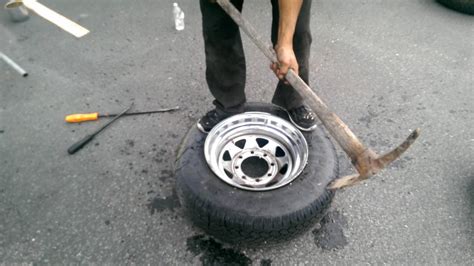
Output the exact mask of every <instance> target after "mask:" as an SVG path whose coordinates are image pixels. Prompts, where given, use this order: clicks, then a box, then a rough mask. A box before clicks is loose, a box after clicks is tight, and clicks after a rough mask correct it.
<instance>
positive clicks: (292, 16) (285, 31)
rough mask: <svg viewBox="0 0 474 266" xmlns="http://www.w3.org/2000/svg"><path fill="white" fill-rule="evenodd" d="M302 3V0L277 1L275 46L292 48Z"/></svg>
mask: <svg viewBox="0 0 474 266" xmlns="http://www.w3.org/2000/svg"><path fill="white" fill-rule="evenodd" d="M302 3H303V0H278V6H279V11H280V19H279V22H278V41H277V46H280V47H282V46H285V47H293V35H294V33H295V27H296V22H297V20H298V15H299V13H300V9H301V5H302Z"/></svg>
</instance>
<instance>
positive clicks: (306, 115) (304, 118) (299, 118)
mask: <svg viewBox="0 0 474 266" xmlns="http://www.w3.org/2000/svg"><path fill="white" fill-rule="evenodd" d="M288 115H289V116H290V121H291V122H292V123H293V125H295V126H296V127H297V128H299V129H300V130H302V131H312V130H314V129H315V128H316V127H317V124H316V114H315V113H313V111H311V109H309V108H307V107H306V106H304V105H302V106H300V107H296V108H293V109H291V110H288Z"/></svg>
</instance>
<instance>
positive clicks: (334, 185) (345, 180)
mask: <svg viewBox="0 0 474 266" xmlns="http://www.w3.org/2000/svg"><path fill="white" fill-rule="evenodd" d="M418 136H420V129H419V128H417V129H415V130H414V131H413V132H412V133H411V134H410V135H409V136H408V137H407V138H406V140H405V141H404V142H403V143H402V144H400V145H399V146H398V147H397V148H395V149H393V150H392V151H390V152H388V153H386V154H384V155H382V156H376V158H373V157H372V156H366V157H364V159H365V160H362V161H357V164H356V169H358V171H359V169H361V170H363V172H361V171H359V174H353V175H347V176H343V177H341V178H338V179H335V180H334V181H332V182H331V183H330V184H329V185H328V188H329V189H340V188H344V187H349V186H353V185H355V184H357V183H359V182H361V181H363V180H365V179H368V178H369V177H371V176H373V175H375V174H377V173H378V172H380V171H381V170H382V169H384V168H385V167H386V166H387V165H389V164H390V163H392V162H393V161H395V160H396V159H398V157H400V156H401V155H402V154H403V153H404V152H405V151H406V150H407V149H408V148H409V147H410V146H411V145H412V144H413V142H415V140H416V139H417V138H418ZM368 153H369V154H370V152H368Z"/></svg>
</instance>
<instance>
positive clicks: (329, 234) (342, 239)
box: [313, 210, 348, 250]
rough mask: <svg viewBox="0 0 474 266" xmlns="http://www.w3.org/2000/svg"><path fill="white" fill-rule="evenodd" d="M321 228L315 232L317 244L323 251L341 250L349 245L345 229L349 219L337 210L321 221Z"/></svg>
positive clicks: (330, 212)
mask: <svg viewBox="0 0 474 266" xmlns="http://www.w3.org/2000/svg"><path fill="white" fill-rule="evenodd" d="M320 224H321V227H320V228H319V229H315V230H313V235H314V242H315V244H316V245H317V246H318V247H320V248H321V249H323V250H336V249H341V248H343V247H344V246H346V245H347V243H348V242H347V238H346V236H345V235H344V228H347V225H348V224H347V219H346V218H345V217H344V216H343V215H342V214H341V213H340V212H339V211H337V210H331V211H329V212H328V214H327V215H326V216H325V217H324V218H323V219H322V220H321V222H320Z"/></svg>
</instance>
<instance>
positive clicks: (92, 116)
mask: <svg viewBox="0 0 474 266" xmlns="http://www.w3.org/2000/svg"><path fill="white" fill-rule="evenodd" d="M178 109H179V106H176V107H173V108H166V109H159V110H154V111H146V112H134V113H126V114H124V116H126V115H145V114H153V113H163V112H170V111H175V110H178ZM114 116H117V114H99V113H97V112H96V113H87V114H72V115H67V116H66V117H65V120H66V122H68V123H80V122H85V121H95V120H98V119H99V118H101V117H114Z"/></svg>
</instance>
